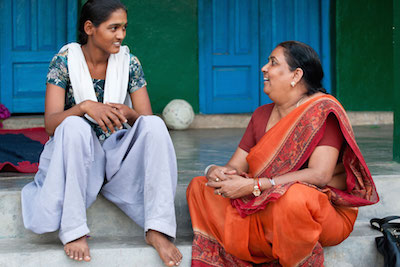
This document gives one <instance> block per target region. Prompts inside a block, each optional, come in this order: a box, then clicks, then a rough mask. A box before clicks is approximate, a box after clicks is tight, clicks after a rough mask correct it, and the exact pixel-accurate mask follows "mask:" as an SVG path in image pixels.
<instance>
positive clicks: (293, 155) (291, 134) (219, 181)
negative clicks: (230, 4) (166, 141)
mask: <svg viewBox="0 0 400 267" xmlns="http://www.w3.org/2000/svg"><path fill="white" fill-rule="evenodd" d="M262 72H263V74H264V92H265V93H266V94H267V95H268V96H269V97H270V98H271V100H273V102H274V103H273V104H268V105H264V106H261V107H259V108H258V109H257V110H256V111H255V112H254V114H253V116H252V118H251V121H250V123H249V125H248V127H247V130H246V132H245V134H244V136H243V138H242V140H241V142H240V144H239V147H238V148H237V150H236V152H235V153H234V154H233V156H232V158H231V159H230V160H229V162H228V163H227V164H226V165H225V166H215V165H210V166H209V167H207V168H206V171H205V177H204V176H202V177H196V178H194V179H193V180H192V182H191V183H190V185H189V187H188V190H187V200H188V203H189V209H190V215H191V218H192V224H193V231H194V240H193V250H192V266H252V264H253V263H256V264H261V263H270V264H271V265H272V266H274V265H278V266H279V264H280V265H282V266H305V265H306V266H322V265H323V260H324V258H323V250H322V246H333V245H336V244H339V243H340V242H342V241H343V240H344V239H346V238H347V237H348V236H349V234H350V233H351V231H352V230H353V225H354V222H355V220H356V217H357V212H358V210H357V208H356V207H357V206H362V205H370V204H373V203H376V202H378V200H379V198H378V195H377V192H376V189H375V185H374V183H373V181H372V177H371V174H370V172H369V170H368V168H367V166H366V164H365V161H364V159H363V157H362V155H361V153H360V150H359V148H358V146H357V144H356V142H355V140H354V134H353V131H352V128H351V125H350V123H349V121H348V118H347V117H346V113H345V111H344V110H343V108H342V106H341V105H340V104H339V102H338V101H337V100H336V99H335V98H334V97H332V96H330V95H327V94H326V92H325V90H324V89H323V88H322V86H321V80H322V78H323V71H322V67H321V63H320V60H319V58H318V55H317V54H316V52H315V51H314V50H313V49H312V48H311V47H310V46H308V45H306V44H303V43H300V42H296V41H288V42H283V43H281V44H279V45H278V46H277V47H276V48H275V49H274V50H273V51H272V53H271V55H270V57H269V62H268V64H266V65H265V66H264V67H263V68H262Z"/></svg>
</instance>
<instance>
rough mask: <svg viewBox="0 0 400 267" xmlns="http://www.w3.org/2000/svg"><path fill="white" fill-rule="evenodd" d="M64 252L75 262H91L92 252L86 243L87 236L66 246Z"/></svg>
mask: <svg viewBox="0 0 400 267" xmlns="http://www.w3.org/2000/svg"><path fill="white" fill-rule="evenodd" d="M64 250H65V254H67V256H68V257H70V258H71V259H73V260H77V261H82V260H84V261H90V252H89V246H88V244H87V242H86V235H85V236H82V237H80V238H78V239H76V240H74V241H71V242H69V243H67V244H65V246H64Z"/></svg>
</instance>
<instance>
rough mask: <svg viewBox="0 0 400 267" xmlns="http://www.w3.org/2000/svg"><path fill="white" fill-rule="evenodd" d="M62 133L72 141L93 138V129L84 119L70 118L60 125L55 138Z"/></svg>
mask: <svg viewBox="0 0 400 267" xmlns="http://www.w3.org/2000/svg"><path fill="white" fill-rule="evenodd" d="M60 132H62V134H63V136H64V137H67V138H69V139H71V140H79V139H80V138H82V137H86V138H87V137H90V136H91V127H90V125H89V123H88V122H86V121H85V119H83V118H82V117H79V116H68V117H66V118H65V119H64V120H63V121H62V122H61V124H60V125H58V127H57V129H56V132H55V136H56V135H57V134H58V133H60Z"/></svg>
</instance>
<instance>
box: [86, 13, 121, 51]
mask: <svg viewBox="0 0 400 267" xmlns="http://www.w3.org/2000/svg"><path fill="white" fill-rule="evenodd" d="M86 23H89V24H91V22H90V21H87V22H86ZM127 24H128V19H127V15H126V12H125V10H123V9H117V10H115V11H114V12H113V13H111V14H110V17H109V18H108V19H107V20H106V21H104V22H103V23H101V24H100V25H99V26H98V27H95V26H94V25H93V24H91V27H88V30H87V31H86V29H85V31H86V33H87V35H88V36H89V39H90V41H91V42H92V43H93V44H94V45H95V46H96V47H98V48H100V49H101V50H103V52H104V53H107V54H115V53H118V52H119V48H120V46H121V43H122V41H123V40H124V39H125V36H126V27H127Z"/></svg>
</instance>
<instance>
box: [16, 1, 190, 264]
mask: <svg viewBox="0 0 400 267" xmlns="http://www.w3.org/2000/svg"><path fill="white" fill-rule="evenodd" d="M126 27H127V10H126V8H125V6H124V5H122V4H121V3H120V1H118V0H89V1H87V2H86V4H85V5H84V6H83V7H82V12H81V17H80V25H79V34H80V36H79V44H78V43H71V44H68V45H66V46H64V47H63V48H61V50H60V52H59V53H58V54H57V55H56V56H55V57H54V58H53V60H52V62H51V63H50V67H49V73H48V75H47V88H46V100H45V127H46V131H47V132H48V134H49V135H50V136H51V138H50V140H49V141H48V142H47V143H46V145H45V148H44V150H43V152H42V154H41V157H40V166H39V171H38V172H37V174H36V176H35V179H34V181H33V182H31V183H29V184H28V185H26V186H25V187H24V188H23V190H22V208H23V210H22V211H23V218H24V224H25V227H26V228H28V229H30V230H32V231H34V232H35V233H39V234H40V233H45V232H52V231H56V230H59V237H60V239H61V241H62V243H63V244H64V250H65V252H66V254H67V255H68V256H69V257H70V258H71V259H75V260H78V261H81V260H85V261H89V260H90V253H89V248H88V244H87V242H86V235H87V234H88V233H89V229H88V226H87V224H86V209H87V208H88V207H89V206H90V205H91V204H92V203H93V202H94V201H95V199H96V197H97V195H98V193H99V192H101V193H102V194H103V195H104V196H105V197H106V198H107V199H108V200H110V201H112V202H113V203H115V204H116V205H117V206H118V207H120V208H121V209H122V210H123V211H124V212H125V213H126V214H127V215H128V216H129V217H130V218H131V219H132V220H134V221H135V222H136V223H137V224H138V225H140V226H142V227H143V228H144V231H145V233H146V241H147V242H148V243H149V244H150V245H152V246H153V247H154V248H155V249H156V250H157V252H158V253H159V255H160V257H161V259H162V261H163V262H164V263H165V264H166V265H167V266H173V265H179V263H180V262H181V258H182V255H181V253H180V252H179V250H178V249H177V248H176V247H175V245H174V244H173V243H172V242H171V241H170V240H171V238H175V234H176V221H175V210H174V195H175V190H176V183H177V166H176V157H175V151H174V148H173V145H172V142H171V139H170V136H169V134H168V131H167V129H166V127H165V125H164V123H163V121H162V120H161V119H159V118H158V117H156V116H151V114H152V110H151V106H150V101H149V97H148V94H147V89H146V81H145V79H144V75H143V70H142V67H141V65H140V62H139V60H138V59H137V58H136V57H135V56H133V55H131V54H130V53H129V49H128V47H126V46H122V41H123V40H124V38H125V35H126ZM131 106H132V107H131ZM110 227H112V226H110Z"/></svg>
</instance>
